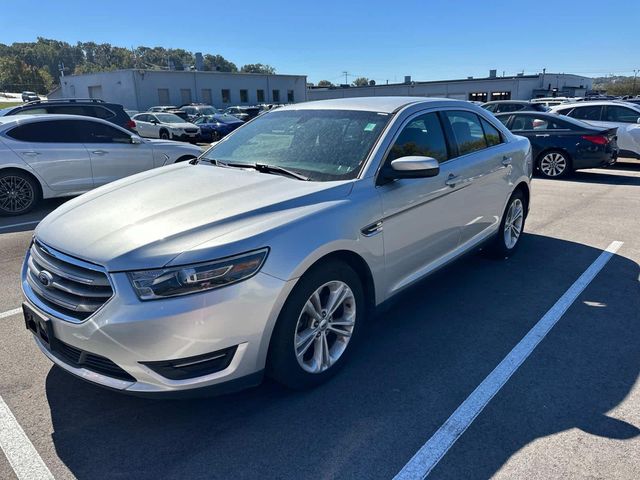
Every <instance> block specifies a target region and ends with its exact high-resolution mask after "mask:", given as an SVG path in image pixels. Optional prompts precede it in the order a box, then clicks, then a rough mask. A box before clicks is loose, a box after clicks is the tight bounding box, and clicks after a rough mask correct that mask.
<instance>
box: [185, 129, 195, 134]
mask: <svg viewBox="0 0 640 480" xmlns="http://www.w3.org/2000/svg"><path fill="white" fill-rule="evenodd" d="M184 131H185V132H187V133H197V131H198V129H197V128H185V129H184Z"/></svg>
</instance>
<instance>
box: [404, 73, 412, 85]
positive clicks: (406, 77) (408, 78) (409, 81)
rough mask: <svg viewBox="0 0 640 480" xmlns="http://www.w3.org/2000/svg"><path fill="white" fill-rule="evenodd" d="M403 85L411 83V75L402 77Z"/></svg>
mask: <svg viewBox="0 0 640 480" xmlns="http://www.w3.org/2000/svg"><path fill="white" fill-rule="evenodd" d="M404 83H406V84H409V83H411V75H405V76H404Z"/></svg>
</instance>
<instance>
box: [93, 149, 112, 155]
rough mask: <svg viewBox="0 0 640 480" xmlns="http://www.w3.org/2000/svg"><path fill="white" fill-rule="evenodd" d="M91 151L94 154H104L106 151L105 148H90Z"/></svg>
mask: <svg viewBox="0 0 640 480" xmlns="http://www.w3.org/2000/svg"><path fill="white" fill-rule="evenodd" d="M91 153H93V154H94V155H106V154H107V153H109V152H107V151H106V150H92V151H91Z"/></svg>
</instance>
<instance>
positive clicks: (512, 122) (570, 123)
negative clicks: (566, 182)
mask: <svg viewBox="0 0 640 480" xmlns="http://www.w3.org/2000/svg"><path fill="white" fill-rule="evenodd" d="M496 117H497V118H498V120H500V121H501V122H502V123H504V124H505V126H506V127H507V128H508V129H509V130H511V131H512V132H513V133H515V134H516V135H521V136H523V137H527V138H528V139H529V141H530V142H531V147H532V149H533V159H534V169H535V170H536V171H537V172H539V173H540V174H541V175H542V176H544V177H548V178H558V177H563V176H567V175H569V174H571V173H572V172H573V171H574V170H579V169H582V168H598V167H606V166H609V165H613V164H614V163H615V162H616V159H617V158H618V144H617V136H616V131H617V130H618V129H617V128H602V127H594V126H593V125H589V124H588V123H585V122H581V121H580V120H575V119H573V118H569V117H561V116H559V115H557V114H554V113H542V112H517V113H503V114H499V115H496Z"/></svg>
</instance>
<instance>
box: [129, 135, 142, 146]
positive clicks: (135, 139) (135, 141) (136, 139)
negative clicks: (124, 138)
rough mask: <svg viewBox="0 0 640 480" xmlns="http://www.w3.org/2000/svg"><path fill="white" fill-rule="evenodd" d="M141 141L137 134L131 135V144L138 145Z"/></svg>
mask: <svg viewBox="0 0 640 480" xmlns="http://www.w3.org/2000/svg"><path fill="white" fill-rule="evenodd" d="M141 143H142V138H140V137H139V136H138V135H131V144H132V145H140V144H141Z"/></svg>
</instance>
